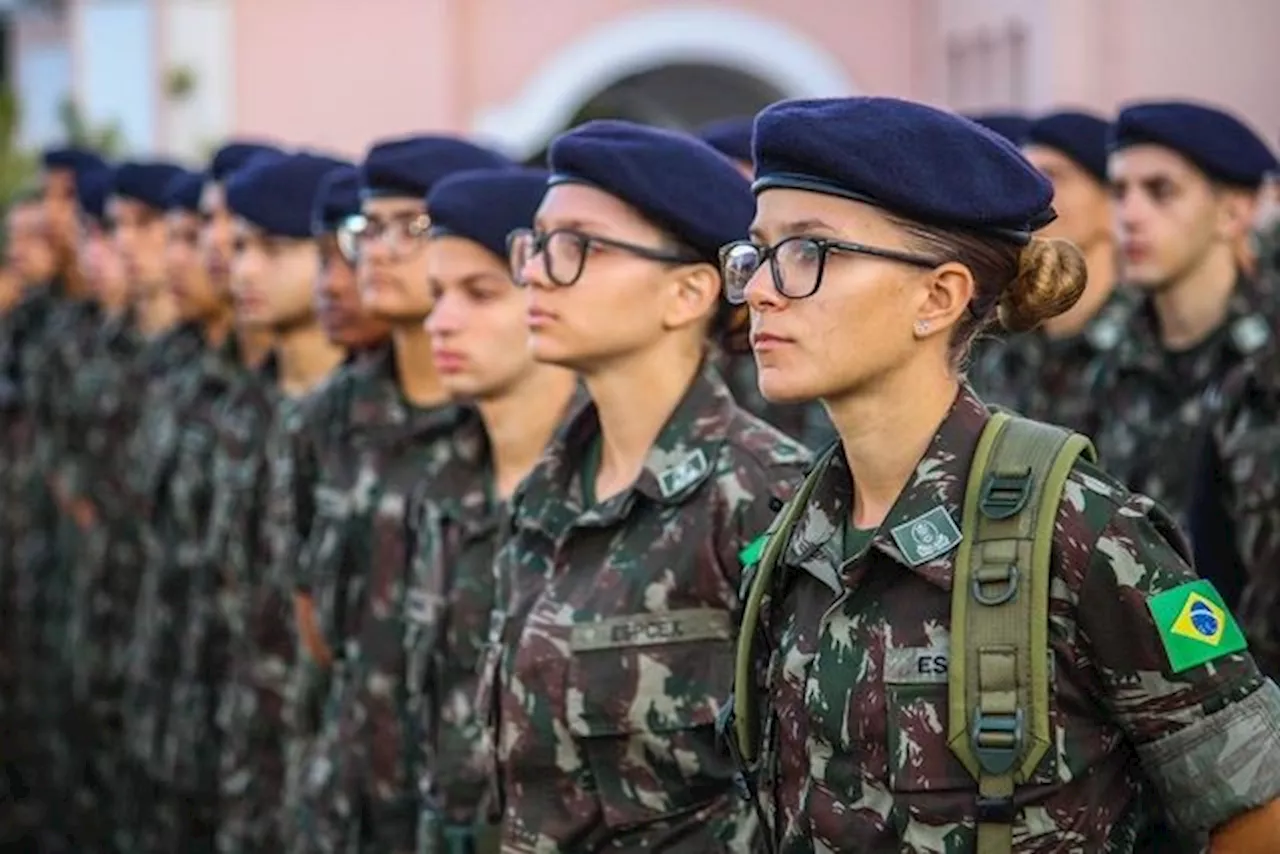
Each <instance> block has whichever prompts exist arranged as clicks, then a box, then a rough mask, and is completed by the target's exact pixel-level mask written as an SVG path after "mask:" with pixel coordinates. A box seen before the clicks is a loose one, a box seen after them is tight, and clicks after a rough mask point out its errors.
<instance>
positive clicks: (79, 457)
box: [42, 300, 102, 495]
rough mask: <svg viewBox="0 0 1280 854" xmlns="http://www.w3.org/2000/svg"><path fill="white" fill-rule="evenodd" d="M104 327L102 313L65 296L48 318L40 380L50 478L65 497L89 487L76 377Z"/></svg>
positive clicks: (90, 304) (86, 302)
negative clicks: (48, 351)
mask: <svg viewBox="0 0 1280 854" xmlns="http://www.w3.org/2000/svg"><path fill="white" fill-rule="evenodd" d="M101 326H102V312H101V310H100V309H99V307H98V305H97V303H94V302H91V301H89V300H68V301H66V302H64V303H62V304H61V305H60V306H59V307H58V308H57V309H56V310H55V311H54V314H53V316H52V317H51V318H50V323H49V331H48V335H49V338H50V343H51V347H52V351H53V352H52V356H53V358H52V359H50V361H49V363H48V364H47V366H46V370H47V373H46V375H45V377H44V379H43V381H42V385H44V386H45V387H46V388H47V389H50V390H51V393H50V394H49V402H48V407H49V418H50V427H51V429H50V434H49V436H48V439H49V443H48V444H49V453H50V459H49V462H48V469H49V476H50V477H52V478H54V479H56V481H57V482H58V485H59V487H60V488H61V489H63V490H65V491H66V492H67V493H68V494H69V495H82V494H83V493H84V492H85V490H86V489H87V480H88V478H87V473H86V471H85V468H86V466H87V465H89V464H90V463H89V460H88V457H89V448H88V446H87V444H86V440H87V438H88V429H87V428H88V424H87V423H86V421H85V420H84V419H83V417H82V416H83V410H82V408H81V407H80V405H79V403H80V401H79V399H78V397H77V395H76V393H75V391H76V388H75V384H76V381H77V379H78V377H79V376H80V375H81V374H82V373H83V372H84V369H85V367H86V365H87V364H88V362H89V361H90V360H91V359H92V358H93V346H94V343H95V341H96V340H97V336H98V330H99V329H100V328H101Z"/></svg>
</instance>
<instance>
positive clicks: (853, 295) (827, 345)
mask: <svg viewBox="0 0 1280 854" xmlns="http://www.w3.org/2000/svg"><path fill="white" fill-rule="evenodd" d="M792 237H811V238H819V239H828V240H838V241H842V242H845V243H849V244H860V245H862V246H865V247H873V248H875V249H879V250H885V251H888V252H892V253H902V255H903V257H904V258H911V257H917V258H920V263H919V264H915V263H904V262H903V261H901V260H894V259H891V258H884V257H878V256H875V255H868V254H861V253H857V252H844V251H839V250H832V251H829V252H828V253H827V255H826V261H825V263H824V264H822V270H821V277H820V278H819V279H818V280H817V284H818V287H817V289H816V290H814V291H813V292H812V293H811V294H810V295H809V296H806V297H800V298H794V299H793V298H789V297H786V296H783V295H782V294H781V293H779V291H778V288H777V287H776V286H775V284H774V281H773V271H772V268H771V266H770V265H769V264H762V265H761V266H760V267H759V268H758V269H757V270H756V271H755V273H754V275H752V277H751V279H750V281H749V283H748V285H747V287H746V291H745V296H746V300H747V304H748V305H749V306H750V309H751V345H752V349H753V351H754V352H755V357H756V366H757V373H758V377H759V384H760V392H761V394H763V395H764V396H765V398H767V399H768V400H770V401H774V402H780V403H782V402H797V401H806V400H815V399H818V398H823V399H834V398H837V397H841V396H845V395H848V394H850V393H854V392H856V391H858V390H860V389H864V388H867V387H869V386H870V385H872V384H873V383H876V382H880V381H883V380H884V379H885V378H886V377H888V376H890V375H892V374H893V373H894V372H895V371H897V370H899V369H900V368H902V367H903V366H905V365H907V364H909V363H911V362H912V361H913V360H914V359H915V358H917V357H918V356H919V351H920V349H921V348H920V343H921V342H919V341H917V340H916V336H915V334H914V332H913V330H914V327H915V323H916V321H917V320H918V319H920V317H921V312H922V311H923V310H924V309H925V308H926V307H927V305H926V304H927V302H928V299H929V292H930V289H929V288H927V287H926V285H927V284H928V282H929V280H930V277H931V276H932V270H930V269H928V268H926V266H925V263H924V259H923V257H922V256H918V255H916V253H915V252H914V251H913V250H912V248H911V247H910V246H909V244H908V239H907V235H906V233H905V232H904V230H903V229H902V228H901V227H900V226H898V225H896V224H895V223H893V222H892V221H891V220H889V219H888V218H887V217H886V216H885V215H884V214H883V213H882V212H881V211H879V210H877V209H876V208H874V207H872V206H870V205H865V204H861V203H859V202H853V201H849V200H846V199H839V198H835V197H832V196H826V195H822V194H818V193H810V192H805V191H801V190H786V189H775V190H767V191H765V192H763V193H761V194H760V195H759V197H758V198H757V201H756V218H755V222H754V224H753V225H752V228H751V239H752V241H753V242H755V243H756V244H758V245H761V246H776V245H778V244H779V243H780V242H781V241H783V240H786V239H787V238H792ZM817 265H818V258H817V257H816V256H814V257H808V256H806V257H804V258H797V259H794V260H793V261H791V262H790V263H789V264H788V263H781V264H780V266H782V267H783V268H784V272H785V269H786V268H787V267H790V268H791V269H793V270H795V271H796V275H799V274H800V273H805V274H806V275H809V274H810V273H811V272H816V271H811V270H810V268H811V267H814V268H816V267H817ZM804 290H807V288H805V289H804ZM934 337H935V338H937V339H939V341H938V342H936V344H935V346H934V348H933V349H934V350H938V349H939V347H941V359H943V360H945V358H946V356H945V340H944V339H945V335H936V336H934Z"/></svg>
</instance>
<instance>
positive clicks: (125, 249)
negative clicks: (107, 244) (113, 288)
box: [107, 196, 169, 296]
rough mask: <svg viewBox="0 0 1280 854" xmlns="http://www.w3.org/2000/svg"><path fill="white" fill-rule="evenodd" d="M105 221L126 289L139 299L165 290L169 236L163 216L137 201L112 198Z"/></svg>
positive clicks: (121, 197) (108, 204)
mask: <svg viewBox="0 0 1280 854" xmlns="http://www.w3.org/2000/svg"><path fill="white" fill-rule="evenodd" d="M107 219H108V221H109V222H110V223H111V231H112V233H113V234H114V235H115V244H116V250H117V251H118V252H119V253H120V259H121V260H122V261H123V262H124V271H125V276H127V277H128V279H129V285H130V286H131V287H132V288H134V289H135V290H136V292H137V294H138V295H140V296H152V295H154V294H155V293H156V292H158V291H159V290H161V289H162V288H163V287H164V286H165V272H166V245H167V243H168V238H169V232H168V228H167V225H166V223H165V219H164V215H163V214H162V213H161V212H160V211H157V210H156V209H155V208H152V207H150V206H149V205H146V204H144V203H142V202H140V201H138V200H137V199H130V198H127V197H124V196H112V197H111V198H110V199H109V200H108V202H107Z"/></svg>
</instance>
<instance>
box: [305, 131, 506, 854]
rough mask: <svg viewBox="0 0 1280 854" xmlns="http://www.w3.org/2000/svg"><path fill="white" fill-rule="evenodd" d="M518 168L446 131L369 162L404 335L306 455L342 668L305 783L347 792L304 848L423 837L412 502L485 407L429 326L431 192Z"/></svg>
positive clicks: (337, 408)
mask: <svg viewBox="0 0 1280 854" xmlns="http://www.w3.org/2000/svg"><path fill="white" fill-rule="evenodd" d="M505 165H510V164H509V161H507V160H506V159H505V158H502V157H501V156H499V155H497V154H494V153H493V152H490V151H487V150H485V149H482V148H479V147H477V146H475V145H472V144H470V143H467V142H464V141H462V140H459V139H454V138H452V137H443V136H441V137H411V138H406V139H396V140H390V141H386V142H381V143H378V144H376V145H374V146H373V147H372V148H371V149H370V151H369V152H368V154H367V155H366V158H365V161H364V163H363V164H362V165H361V167H360V179H361V195H362V221H361V223H360V225H359V227H357V228H355V229H353V230H352V232H351V234H350V236H351V237H352V238H354V241H355V242H354V245H355V247H356V251H357V257H358V267H357V270H358V277H359V282H360V286H361V298H362V300H363V302H364V305H365V306H366V308H367V309H368V310H369V312H370V313H372V314H375V315H378V316H380V317H382V318H383V319H385V320H386V321H387V323H388V324H389V325H390V327H391V346H390V348H389V349H386V350H384V351H383V353H382V354H381V355H380V357H379V358H377V359H374V360H371V361H363V362H361V363H360V364H358V365H353V366H352V368H351V370H349V371H347V372H344V373H343V374H342V375H340V376H339V377H338V378H336V379H335V381H334V382H333V383H332V384H330V386H329V387H328V388H326V390H325V392H324V395H323V399H318V400H317V401H316V404H315V407H314V409H313V410H312V411H311V412H310V413H309V415H308V419H309V423H307V424H306V425H304V427H303V428H302V429H301V430H299V431H298V434H297V436H296V438H295V443H296V447H295V450H294V451H293V452H292V454H291V457H292V463H291V464H292V465H293V466H294V467H295V475H296V476H297V478H298V483H297V485H296V486H295V487H294V490H293V491H294V494H295V495H299V496H302V495H306V496H308V503H309V504H310V506H309V507H307V506H303V507H301V508H299V512H298V513H297V519H296V525H297V528H296V530H297V532H298V536H299V539H300V540H303V544H302V546H301V554H300V555H299V559H298V568H297V570H296V573H297V578H296V584H297V587H298V590H299V594H298V600H297V602H298V607H297V612H298V627H299V631H300V635H301V640H302V642H303V647H304V649H305V650H306V652H307V657H308V661H307V662H306V663H304V665H303V666H304V667H313V666H314V667H320V668H326V667H329V666H331V667H332V682H331V685H330V686H329V689H328V690H329V694H330V697H329V701H328V702H327V704H326V706H325V710H324V718H325V720H324V721H323V723H322V729H323V730H324V732H322V733H321V735H320V736H319V738H321V739H328V742H327V743H328V744H330V745H332V748H333V753H332V754H331V755H330V756H328V757H327V760H328V761H326V762H323V763H316V764H313V766H312V767H311V769H309V770H308V773H307V776H306V778H305V780H302V781H301V782H302V784H303V785H304V786H305V787H306V788H307V789H308V790H309V791H308V793H307V794H306V796H307V797H308V798H309V799H312V798H313V793H315V792H322V791H331V792H333V797H332V799H331V800H330V802H329V804H327V805H326V807H325V809H324V812H325V815H323V816H321V817H320V819H318V820H317V824H318V825H320V826H321V833H320V837H321V838H314V837H313V838H306V837H304V838H302V839H300V840H296V841H297V842H298V844H299V845H301V846H303V848H302V850H308V851H317V850H318V851H325V850H329V848H330V847H345V846H355V848H354V849H347V850H362V851H363V850H369V851H379V852H383V851H386V852H395V851H411V850H412V848H413V844H414V835H415V829H416V822H417V794H416V792H415V791H414V784H415V781H414V780H413V779H411V778H410V776H409V774H408V770H409V766H408V763H406V761H405V757H406V756H408V755H409V753H410V750H411V747H410V742H409V741H408V740H407V739H408V737H409V733H408V731H407V730H405V728H404V721H405V715H406V711H405V709H404V708H403V679H404V666H405V662H404V647H403V643H404V626H403V603H402V599H401V597H402V596H403V589H402V588H403V574H404V568H405V565H406V560H407V557H406V554H405V543H404V533H405V531H404V525H405V502H406V499H407V497H408V496H409V495H410V494H411V493H412V491H413V489H414V487H415V485H416V484H417V482H418V481H419V479H421V478H423V477H424V476H425V474H426V472H428V471H429V470H430V469H431V468H432V467H434V466H436V465H440V464H443V463H444V462H446V461H447V460H449V459H451V458H452V456H453V455H454V454H455V453H456V450H455V448H454V446H453V444H452V438H451V437H452V435H453V433H454V432H455V431H456V430H458V429H459V427H460V426H461V425H462V424H463V423H465V422H466V420H467V419H468V418H470V417H473V416H470V415H468V414H467V413H466V412H464V411H463V410H462V409H461V408H460V407H457V406H454V405H452V404H451V403H450V402H449V398H448V394H447V393H446V392H445V390H444V388H443V387H442V386H441V384H440V378H439V376H438V374H437V373H436V371H435V368H434V365H433V364H432V362H431V351H430V339H428V338H427V335H426V331H425V330H424V329H423V328H422V321H423V320H424V319H425V318H426V316H427V314H429V313H430V311H431V295H430V292H429V291H428V290H427V288H426V272H425V263H426V259H425V254H424V247H425V237H426V229H427V224H428V222H429V220H428V216H427V212H426V209H425V207H424V202H423V200H424V198H425V196H426V194H427V192H428V191H429V190H430V189H431V187H432V186H433V185H434V184H435V182H436V181H438V180H439V179H440V178H442V177H444V176H445V175H447V174H450V173H452V172H455V171H460V170H462V169H470V168H494V167H498V166H505ZM300 794H301V793H300ZM313 802H314V801H313ZM303 829H304V830H305V828H303ZM335 835H336V836H338V837H340V838H337V839H335V838H334V836H335Z"/></svg>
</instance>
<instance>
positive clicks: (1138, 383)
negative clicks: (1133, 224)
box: [1094, 279, 1275, 522]
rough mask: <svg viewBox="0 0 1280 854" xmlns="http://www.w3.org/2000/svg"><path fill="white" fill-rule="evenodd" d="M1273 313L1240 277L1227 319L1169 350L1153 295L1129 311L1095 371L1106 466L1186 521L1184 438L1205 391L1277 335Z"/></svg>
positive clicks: (1198, 415) (1199, 420)
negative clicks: (1187, 345)
mask: <svg viewBox="0 0 1280 854" xmlns="http://www.w3.org/2000/svg"><path fill="white" fill-rule="evenodd" d="M1274 323H1275V315H1274V314H1270V315H1269V314H1268V313H1267V312H1266V310H1265V308H1264V307H1263V306H1262V305H1261V304H1260V299H1259V297H1258V296H1257V294H1256V292H1255V290H1254V288H1253V285H1252V283H1250V282H1249V281H1247V280H1244V279H1242V280H1241V281H1240V282H1239V283H1238V284H1237V286H1236V290H1235V293H1234V294H1233V295H1232V297H1231V302H1230V306H1229V308H1228V314H1227V317H1226V318H1225V319H1224V320H1223V322H1222V324H1221V325H1220V326H1219V327H1218V328H1217V329H1215V330H1214V331H1213V332H1212V333H1210V335H1209V337H1208V338H1206V339H1205V340H1204V341H1202V342H1200V343H1199V344H1197V345H1196V346H1195V347H1193V348H1192V349H1190V350H1188V351H1185V352H1180V353H1170V352H1168V351H1166V350H1165V349H1164V347H1163V346H1162V345H1161V343H1160V338H1159V334H1158V329H1157V320H1156V315H1155V310H1154V307H1153V306H1152V305H1151V302H1150V300H1148V301H1146V302H1145V303H1143V304H1142V305H1141V306H1139V307H1138V309H1137V310H1136V311H1135V312H1134V314H1133V315H1132V317H1131V322H1130V323H1129V325H1128V326H1127V328H1126V329H1125V335H1124V338H1123V339H1122V341H1121V343H1120V346H1119V347H1117V348H1116V350H1115V351H1114V352H1113V353H1112V354H1111V357H1110V358H1109V359H1108V360H1107V363H1106V365H1105V367H1104V368H1103V369H1102V370H1101V371H1100V376H1101V379H1100V380H1099V383H1098V391H1097V398H1098V401H1099V403H1098V412H1099V413H1100V414H1101V415H1100V419H1099V421H1100V423H1099V425H1098V430H1097V432H1096V434H1095V437H1094V438H1095V442H1096V445H1097V448H1098V453H1099V454H1100V455H1101V458H1102V461H1103V464H1104V465H1105V467H1106V469H1107V471H1109V472H1111V473H1112V474H1113V475H1114V476H1115V477H1116V478H1117V479H1118V480H1120V481H1121V482H1122V483H1124V484H1125V485H1126V486H1128V487H1129V488H1130V489H1132V490H1134V491H1135V492H1141V493H1142V494H1144V495H1148V496H1150V497H1151V498H1153V499H1155V500H1156V501H1158V502H1160V503H1161V504H1162V505H1164V506H1165V507H1166V508H1167V509H1169V510H1170V511H1171V512H1172V513H1173V514H1174V516H1175V518H1177V519H1178V520H1179V521H1180V522H1185V518H1186V511H1187V504H1188V502H1189V501H1190V481H1191V477H1192V472H1193V470H1194V466H1192V465H1189V461H1188V459H1187V453H1188V446H1187V442H1188V440H1193V439H1194V437H1195V435H1196V433H1197V432H1198V431H1199V430H1201V429H1202V428H1203V425H1204V399H1205V397H1204V393H1205V391H1206V390H1207V389H1208V388H1210V387H1211V386H1212V385H1214V384H1216V383H1219V382H1221V381H1222V380H1223V379H1224V378H1225V377H1226V375H1227V374H1228V373H1229V372H1230V371H1231V370H1232V369H1233V368H1235V366H1236V365H1239V364H1241V363H1242V362H1244V361H1245V360H1246V359H1247V358H1249V357H1250V356H1252V355H1254V354H1256V353H1258V352H1261V351H1262V349H1263V348H1264V347H1266V346H1267V344H1268V342H1269V341H1270V340H1271V338H1272V337H1274V334H1275V333H1274V332H1273V330H1272V324H1274Z"/></svg>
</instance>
